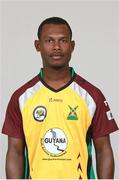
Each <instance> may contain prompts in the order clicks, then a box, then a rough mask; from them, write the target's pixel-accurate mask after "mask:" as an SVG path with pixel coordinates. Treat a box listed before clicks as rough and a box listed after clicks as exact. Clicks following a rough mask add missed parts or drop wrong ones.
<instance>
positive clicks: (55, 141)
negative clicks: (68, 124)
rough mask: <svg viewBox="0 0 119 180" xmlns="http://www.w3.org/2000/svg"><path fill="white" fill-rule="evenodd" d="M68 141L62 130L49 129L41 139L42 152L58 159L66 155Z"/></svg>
mask: <svg viewBox="0 0 119 180" xmlns="http://www.w3.org/2000/svg"><path fill="white" fill-rule="evenodd" d="M67 144H68V140H67V137H66V135H65V133H64V131H63V130H62V129H59V128H52V129H49V130H48V131H47V132H46V133H45V135H44V137H43V138H42V139H41V146H42V148H43V150H44V151H45V152H46V153H47V154H48V155H50V156H53V157H58V156H61V155H63V154H65V153H66V149H67Z"/></svg>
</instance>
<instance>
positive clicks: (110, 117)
mask: <svg viewBox="0 0 119 180" xmlns="http://www.w3.org/2000/svg"><path fill="white" fill-rule="evenodd" d="M106 114H107V118H108V120H112V119H114V118H113V115H112V113H111V111H107V112H106Z"/></svg>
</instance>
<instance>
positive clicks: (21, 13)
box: [0, 0, 119, 178]
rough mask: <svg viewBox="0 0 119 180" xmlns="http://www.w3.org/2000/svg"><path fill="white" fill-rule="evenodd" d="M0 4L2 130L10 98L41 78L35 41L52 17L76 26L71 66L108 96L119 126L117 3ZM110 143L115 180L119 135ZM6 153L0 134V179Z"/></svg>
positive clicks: (115, 134) (5, 145) (9, 2)
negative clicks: (40, 25)
mask: <svg viewBox="0 0 119 180" xmlns="http://www.w3.org/2000/svg"><path fill="white" fill-rule="evenodd" d="M0 3H1V10H2V12H1V26H0V31H1V33H0V39H1V46H0V49H1V59H0V60H1V62H0V80H1V84H0V109H1V114H0V116H1V118H0V127H1V128H2V124H3V121H4V116H5V110H6V107H7V104H8V101H9V99H10V96H11V94H12V93H13V92H14V90H15V89H17V88H18V87H19V86H21V85H22V84H23V83H25V82H27V81H28V80H29V79H31V78H32V77H34V76H35V75H36V74H37V73H38V72H39V69H40V67H41V59H40V57H39V55H38V54H37V52H36V51H35V48H34V40H35V39H36V38H37V36H36V34H37V29H38V26H39V24H40V23H41V21H42V20H44V19H45V18H47V17H51V16H60V17H62V18H64V19H66V20H67V21H68V22H69V24H70V25H71V27H72V30H73V39H74V40H75V42H76V48H75V51H74V53H73V57H72V61H71V65H72V66H74V67H75V70H76V71H77V72H78V73H79V74H80V75H81V76H83V77H84V78H86V79H87V80H88V81H90V82H91V83H93V84H95V85H96V86H98V87H99V88H100V89H101V90H102V91H103V93H104V94H105V96H106V97H107V100H108V102H109V104H110V107H111V109H112V112H113V115H114V117H115V119H116V122H117V123H118V125H119V121H118V120H119V114H118V108H119V104H118V102H119V96H118V95H119V86H118V85H119V79H118V77H119V74H118V72H119V67H118V40H117V36H118V33H119V32H118V12H117V11H118V2H117V1H115V0H114V1H113V0H112V1H108V0H107V1H106V0H105V1H103V0H100V1H97V0H95V1H91V0H87V1H85V0H82V1H80V0H79V1H75V0H72V1H69V0H67V1H63V0H60V1H51V0H49V1H48V0H47V1H45V0H43V1H35V0H32V1H30V0H26V1H25V0H21V1H11V0H8V1H5V0H4V1H1V2H0ZM1 128H0V131H1ZM117 141H118V143H117ZM111 143H112V147H113V151H114V157H115V164H116V168H115V178H119V171H118V170H119V134H118V133H117V132H115V133H113V134H112V135H111ZM6 149H7V137H6V136H4V135H1V134H0V178H5V170H4V169H5V168H4V166H5V154H6ZM94 163H95V162H94Z"/></svg>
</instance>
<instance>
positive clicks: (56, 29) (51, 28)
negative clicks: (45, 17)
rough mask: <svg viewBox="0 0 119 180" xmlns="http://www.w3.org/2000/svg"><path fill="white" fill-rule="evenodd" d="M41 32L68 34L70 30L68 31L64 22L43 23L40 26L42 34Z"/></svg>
mask: <svg viewBox="0 0 119 180" xmlns="http://www.w3.org/2000/svg"><path fill="white" fill-rule="evenodd" d="M43 34H49V35H53V34H56V35H58V34H65V35H69V34H70V31H69V29H68V27H67V25H65V24H45V25H44V26H43V28H42V35H43Z"/></svg>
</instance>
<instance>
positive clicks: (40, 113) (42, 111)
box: [33, 106, 47, 122]
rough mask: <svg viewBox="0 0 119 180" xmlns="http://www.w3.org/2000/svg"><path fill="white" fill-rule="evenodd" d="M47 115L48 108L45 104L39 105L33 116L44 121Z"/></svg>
mask: <svg viewBox="0 0 119 180" xmlns="http://www.w3.org/2000/svg"><path fill="white" fill-rule="evenodd" d="M46 115H47V110H46V108H45V107H44V106H37V107H36V108H35V109H34V111H33V117H34V119H35V120H36V121H39V122H42V121H43V120H44V119H45V118H46Z"/></svg>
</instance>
